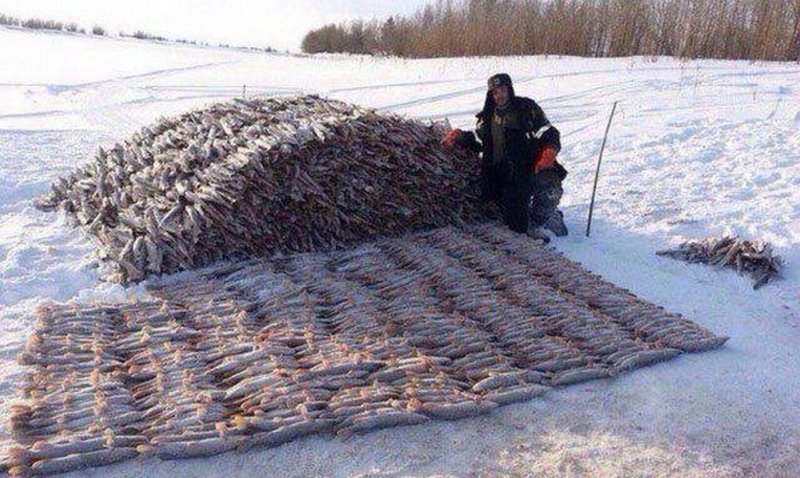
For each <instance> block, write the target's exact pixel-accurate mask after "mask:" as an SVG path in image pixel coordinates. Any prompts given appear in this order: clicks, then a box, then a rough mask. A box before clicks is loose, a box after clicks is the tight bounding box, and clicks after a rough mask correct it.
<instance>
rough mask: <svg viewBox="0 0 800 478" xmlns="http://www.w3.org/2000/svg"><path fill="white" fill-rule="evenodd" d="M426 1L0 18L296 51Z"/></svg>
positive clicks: (26, 7) (308, 1)
mask: <svg viewBox="0 0 800 478" xmlns="http://www.w3.org/2000/svg"><path fill="white" fill-rule="evenodd" d="M426 3H428V2H427V1H426V0H317V1H312V0H135V1H132V0H0V13H5V14H6V15H11V16H15V17H21V18H27V17H32V16H35V17H39V18H42V19H52V20H59V21H64V22H75V23H78V24H79V25H81V26H83V27H86V28H91V27H92V26H93V25H95V24H97V25H100V26H103V27H105V28H106V29H107V30H108V31H110V32H114V33H117V32H119V31H125V32H127V33H132V32H133V31H135V30H144V31H146V32H148V33H153V34H156V35H161V36H165V37H169V38H176V39H177V38H185V39H189V40H204V41H207V42H209V43H229V44H231V45H246V46H262V47H263V46H271V47H274V48H277V49H279V50H286V49H288V50H292V51H297V50H299V49H300V42H301V40H302V39H303V36H304V35H305V34H306V33H307V32H308V31H309V30H311V29H313V28H317V27H319V26H322V25H325V24H327V23H340V22H342V21H346V20H351V19H356V18H363V19H371V18H386V17H388V16H389V15H394V14H398V13H399V14H410V13H413V12H414V11H416V10H417V8H419V7H420V6H422V5H425V4H426Z"/></svg>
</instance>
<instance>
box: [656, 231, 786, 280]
mask: <svg viewBox="0 0 800 478" xmlns="http://www.w3.org/2000/svg"><path fill="white" fill-rule="evenodd" d="M656 254H658V255H659V256H666V257H671V258H673V259H679V260H682V261H686V262H689V263H692V264H696V263H700V264H709V265H712V266H717V267H730V268H735V269H736V270H737V271H738V272H739V274H743V273H748V274H750V277H752V279H753V289H758V288H759V287H761V286H763V285H764V284H766V283H767V282H769V281H770V280H771V279H773V278H775V277H779V276H780V272H781V269H782V268H783V259H782V258H781V257H780V256H777V255H775V254H774V253H773V251H772V246H771V245H770V244H768V243H765V242H751V241H747V240H744V239H741V238H739V237H728V236H726V237H723V238H721V239H718V238H713V237H711V238H707V239H703V240H702V241H687V242H684V243H683V244H681V245H680V246H679V247H678V248H677V249H672V250H665V251H659V252H657V253H656Z"/></svg>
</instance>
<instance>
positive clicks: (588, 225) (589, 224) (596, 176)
mask: <svg viewBox="0 0 800 478" xmlns="http://www.w3.org/2000/svg"><path fill="white" fill-rule="evenodd" d="M615 111H617V102H616V101H615V102H614V106H613V107H612V108H611V115H610V116H609V117H608V125H606V134H605V135H604V136H603V145H602V146H601V147H600V157H598V158H597V170H596V171H595V173H594V187H593V188H592V202H591V203H589V219H588V220H587V221H586V237H589V232H590V231H591V229H592V211H594V197H595V194H597V180H598V179H600V163H601V162H602V161H603V151H605V149H606V140H607V139H608V131H609V130H610V129H611V121H612V120H613V119H614V112H615Z"/></svg>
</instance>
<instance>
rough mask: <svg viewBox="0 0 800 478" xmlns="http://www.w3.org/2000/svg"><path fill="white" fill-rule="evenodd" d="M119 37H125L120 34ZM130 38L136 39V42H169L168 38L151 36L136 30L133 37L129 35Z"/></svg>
mask: <svg viewBox="0 0 800 478" xmlns="http://www.w3.org/2000/svg"><path fill="white" fill-rule="evenodd" d="M120 35H121V36H125V35H124V34H122V33H120ZM130 36H131V37H133V38H136V39H137V40H158V41H169V39H168V38H164V37H162V36H158V35H153V34H151V33H147V32H143V31H141V30H137V31H136V32H134V33H133V35H130Z"/></svg>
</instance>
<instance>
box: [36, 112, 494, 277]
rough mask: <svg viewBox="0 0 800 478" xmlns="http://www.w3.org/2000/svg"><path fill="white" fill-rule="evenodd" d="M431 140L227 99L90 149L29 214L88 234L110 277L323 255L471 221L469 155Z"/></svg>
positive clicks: (381, 124) (427, 132)
mask: <svg viewBox="0 0 800 478" xmlns="http://www.w3.org/2000/svg"><path fill="white" fill-rule="evenodd" d="M441 137H442V132H441V130H440V128H437V125H425V124H422V123H420V122H416V121H411V120H406V119H402V118H400V117H397V116H390V115H382V114H378V113H376V112H375V111H373V110H369V109H364V108H360V107H357V106H352V105H348V104H346V103H342V102H339V101H334V100H329V99H323V98H320V97H317V96H300V97H278V98H270V99H251V100H237V101H235V102H232V103H222V104H216V105H213V106H211V107H208V108H206V109H202V110H198V111H193V112H189V113H186V114H184V115H181V116H179V117H177V118H169V119H162V120H160V121H159V122H158V123H156V124H154V125H153V126H151V127H146V128H143V129H142V130H141V131H139V132H138V133H136V134H134V135H133V137H132V138H130V139H128V140H126V141H124V143H122V144H116V145H115V146H114V147H113V148H111V149H110V150H104V149H100V150H99V152H98V153H97V156H96V157H95V158H94V160H93V161H92V162H90V163H89V164H87V165H85V166H83V167H80V168H78V169H77V170H76V171H75V172H73V173H72V174H70V175H69V176H68V177H63V178H59V179H58V180H57V181H55V182H54V184H53V186H52V190H51V191H50V192H48V193H47V194H46V195H44V196H43V197H41V198H39V199H38V200H37V201H36V202H35V205H36V207H38V208H39V209H41V210H45V211H52V210H56V209H59V210H63V211H65V212H66V213H67V215H68V217H71V218H73V219H74V220H75V222H77V224H78V225H80V226H81V227H82V228H83V229H84V230H85V231H87V232H88V233H90V234H91V235H92V236H93V237H96V238H97V240H98V241H99V255H100V258H101V259H102V260H103V262H104V264H107V265H108V266H109V267H107V268H104V269H105V271H106V274H105V275H106V278H107V279H108V280H111V281H115V282H123V283H126V282H132V281H139V280H142V279H144V278H145V277H147V276H149V275H158V274H161V273H169V272H174V271H178V270H183V269H189V268H194V267H199V266H203V265H208V264H211V263H213V262H214V261H217V260H219V259H223V258H233V257H237V256H248V257H254V256H265V255H270V254H273V253H276V252H310V251H322V250H329V249H331V248H334V247H337V246H341V245H348V244H353V243H356V242H362V241H363V240H364V239H368V238H372V237H377V236H381V235H387V234H391V235H399V234H402V233H404V232H408V231H412V230H417V229H420V228H424V227H432V226H437V225H447V224H459V223H461V222H462V221H466V222H469V221H471V220H475V219H477V218H480V217H481V216H482V213H481V209H480V201H479V198H478V197H477V194H476V191H477V190H478V189H479V188H477V187H476V185H475V182H476V180H477V177H478V167H479V166H478V164H479V162H478V160H477V157H476V156H475V155H474V154H473V153H470V152H467V151H465V150H463V149H461V150H455V151H445V150H443V149H442V148H441V147H440V145H439V140H440V139H441Z"/></svg>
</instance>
